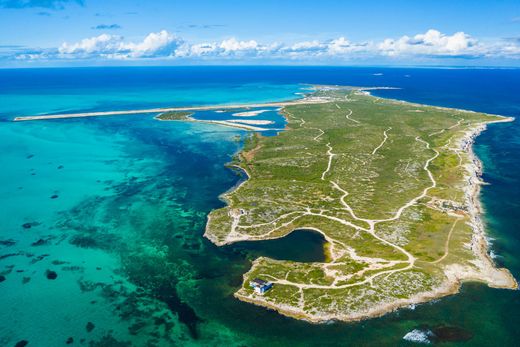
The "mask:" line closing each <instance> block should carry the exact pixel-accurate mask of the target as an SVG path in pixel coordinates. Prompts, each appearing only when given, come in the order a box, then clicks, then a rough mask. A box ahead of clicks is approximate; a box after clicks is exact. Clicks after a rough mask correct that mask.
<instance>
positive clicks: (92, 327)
mask: <svg viewBox="0 0 520 347" xmlns="http://www.w3.org/2000/svg"><path fill="white" fill-rule="evenodd" d="M95 327H96V326H95V325H94V323H92V322H88V323H87V325H86V326H85V329H86V330H87V333H89V332H91V331H92V330H94V328H95Z"/></svg>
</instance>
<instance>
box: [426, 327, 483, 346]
mask: <svg viewBox="0 0 520 347" xmlns="http://www.w3.org/2000/svg"><path fill="white" fill-rule="evenodd" d="M431 331H432V332H433V334H434V338H433V340H434V342H437V343H442V342H465V341H469V340H471V339H472V338H473V333H472V332H471V331H469V330H466V329H463V328H460V327H456V326H448V325H440V326H437V327H435V328H433V329H431Z"/></svg>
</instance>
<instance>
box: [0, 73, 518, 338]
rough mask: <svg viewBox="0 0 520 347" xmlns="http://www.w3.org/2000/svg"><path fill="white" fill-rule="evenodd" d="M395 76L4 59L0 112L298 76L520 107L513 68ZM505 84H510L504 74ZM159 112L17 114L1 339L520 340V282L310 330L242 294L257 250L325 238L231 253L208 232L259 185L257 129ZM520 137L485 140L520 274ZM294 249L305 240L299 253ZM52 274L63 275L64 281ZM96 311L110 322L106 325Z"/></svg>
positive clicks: (505, 255)
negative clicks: (254, 171)
mask: <svg viewBox="0 0 520 347" xmlns="http://www.w3.org/2000/svg"><path fill="white" fill-rule="evenodd" d="M380 70H381V69H372V70H370V69H333V68H322V69H319V68H314V69H311V68H301V69H296V68H272V69H267V68H265V69H260V70H258V69H257V68H246V67H244V68H235V69H230V68H201V69H198V70H197V69H195V68H184V69H183V68H178V69H153V68H150V69H144V68H143V69H132V68H129V69H93V70H89V69H70V70H67V69H58V70H55V69H43V70H37V71H29V70H24V71H17V70H0V118H2V119H4V120H7V119H9V118H10V117H12V116H15V115H19V114H33V113H50V112H65V111H83V110H107V109H131V108H141V107H149V106H170V105H172V106H173V105H182V104H204V103H230V102H256V101H267V100H273V99H277V100H283V99H288V98H291V97H293V96H294V93H296V92H299V91H300V88H301V86H300V85H299V84H298V83H299V82H303V83H337V84H347V85H396V86H402V87H403V88H404V89H403V90H400V91H387V92H381V95H382V96H391V97H398V98H403V99H409V100H412V101H419V102H428V103H432V104H440V105H445V106H454V107H464V108H469V109H477V110H481V111H487V112H497V113H502V114H509V115H515V114H516V113H515V112H518V111H520V106H519V105H520V100H518V95H520V92H519V91H518V90H517V89H518V85H516V84H512V85H508V84H507V82H508V80H507V78H505V77H504V76H503V75H502V73H503V72H501V71H498V72H494V74H493V73H490V72H486V71H484V72H479V71H473V72H460V71H444V70H441V71H435V70H434V71H424V70H414V69H409V70H406V71H401V70H399V69H387V70H384V76H383V77H379V79H378V78H377V77H374V76H373V75H372V74H373V73H374V72H380ZM404 75H411V76H412V77H411V78H409V77H403V76H404ZM513 75H514V74H513ZM415 76H419V77H416V79H414V77H415ZM507 76H509V75H507ZM447 77H449V78H447ZM380 78H383V79H382V80H381V79H380ZM410 79H412V81H410ZM454 80H455V81H458V82H457V83H459V84H458V85H457V84H456V83H455V84H454V83H453V81H454ZM498 80H500V81H501V82H502V84H500V85H499V84H493V83H490V82H489V81H498ZM6 81H9V82H10V83H3V82H6ZM219 81H220V82H219ZM443 81H452V82H451V84H454V85H453V86H452V87H450V85H448V84H446V83H445V82H443ZM460 81H462V82H460ZM464 81H466V82H464ZM475 81H482V82H478V83H485V84H486V85H487V86H488V89H487V90H486V93H482V95H480V94H479V93H478V90H480V89H478V87H479V86H478V83H477V82H475ZM511 81H512V82H514V81H518V79H517V80H511ZM443 83H444V84H443ZM464 83H466V84H464ZM515 85H516V87H515ZM449 88H453V89H454V90H450V89H449ZM504 88H505V89H508V90H510V93H509V94H507V93H506V91H505V89H504ZM515 88H517V89H515ZM455 90H456V91H457V92H455ZM465 90H466V92H464V91H465ZM476 96H478V97H476ZM498 98H501V100H502V101H498V100H497V99H498ZM153 116H154V115H139V116H137V115H132V116H114V117H100V118H88V119H87V118H85V119H70V120H53V121H42V122H30V123H11V122H7V121H4V122H0V153H1V156H0V167H1V168H2V170H0V178H1V182H2V184H1V185H0V221H1V224H0V241H1V242H0V272H1V275H2V276H4V277H5V281H3V282H0V294H1V295H0V307H2V310H1V311H0V345H5V346H14V344H15V343H16V342H17V341H20V340H23V339H25V340H28V341H29V343H30V344H29V346H31V345H33V346H60V345H65V341H66V340H67V338H69V337H72V338H73V339H74V345H76V344H79V343H81V340H82V339H84V343H83V345H89V344H90V343H92V345H94V346H96V345H97V346H101V345H104V346H114V345H116V341H119V342H128V344H133V345H135V346H143V345H146V344H148V345H150V346H177V345H198V346H211V345H225V346H228V345H229V346H258V345H261V344H266V343H268V344H269V345H272V346H309V345H317V346H336V345H353V346H381V345H410V344H411V343H410V342H407V341H405V340H403V336H405V334H406V333H408V332H410V331H411V330H413V329H420V330H422V331H427V330H428V329H435V328H436V327H437V328H438V327H446V326H447V327H448V328H449V329H451V330H449V329H448V330H447V331H446V330H444V339H445V340H448V341H447V342H444V343H443V344H442V345H443V346H450V345H472V346H473V345H477V346H486V345H489V344H490V343H492V344H496V345H503V346H514V345H515V344H516V342H517V341H518V338H519V337H520V335H519V333H518V329H517V326H518V324H519V323H520V315H519V313H518V312H520V296H519V293H518V292H517V291H504V290H495V289H490V288H487V287H485V286H482V285H478V284H467V285H464V286H463V289H462V293H460V294H459V295H456V296H452V297H449V298H444V299H442V300H439V301H436V302H433V303H428V304H425V305H420V306H417V307H415V308H414V309H412V308H410V309H403V310H400V311H397V312H395V313H392V314H388V315H386V316H385V317H382V318H379V319H372V320H367V321H364V322H360V323H353V324H343V323H331V324H323V325H311V324H308V323H305V322H300V321H295V320H293V319H289V318H285V317H282V316H280V315H278V314H276V313H274V312H272V311H268V310H265V309H263V308H258V307H255V306H252V305H249V304H245V303H242V302H239V301H237V300H235V299H234V298H233V297H232V293H233V292H234V291H235V290H236V289H237V288H238V287H239V286H240V284H241V279H242V274H243V273H244V272H245V271H247V270H248V268H249V266H250V261H251V260H252V259H254V258H256V257H257V256H259V255H269V256H273V257H275V258H279V259H295V260H298V261H310V260H314V259H318V258H319V257H321V256H323V255H322V253H321V252H320V249H321V242H322V240H320V238H316V237H314V236H313V235H312V234H308V233H307V234H306V233H299V234H295V235H293V237H294V238H293V239H291V238H287V239H284V240H280V242H279V243H276V242H274V243H269V242H266V243H265V244H262V243H258V244H253V243H246V244H240V245H235V246H230V247H223V248H218V247H215V246H214V245H212V244H211V243H210V242H208V241H207V240H205V239H204V238H202V233H203V230H204V226H205V222H206V215H207V213H208V212H209V211H210V210H211V209H213V208H218V207H220V206H222V202H221V201H220V200H219V198H218V196H219V195H220V194H221V193H223V192H225V191H226V190H228V189H230V188H231V187H232V186H233V185H235V184H236V183H237V182H238V181H239V180H240V179H242V177H240V176H239V175H238V174H237V173H236V172H234V171H233V170H230V169H228V168H226V167H225V164H226V163H227V162H229V161H230V160H231V158H232V156H233V155H234V153H236V152H237V151H238V150H239V149H240V147H241V144H242V140H243V138H244V136H246V132H244V131H241V130H235V129H230V128H225V127H220V126H214V125H207V124H194V123H182V122H158V121H155V120H153ZM273 117H274V116H273ZM519 134H520V129H519V127H518V124H517V123H516V122H515V123H512V124H500V125H494V126H491V127H490V129H489V130H488V131H487V132H485V133H484V134H483V135H481V137H479V139H478V142H477V145H476V151H477V153H478V155H479V156H480V157H481V158H482V160H483V161H484V164H485V176H484V179H485V180H486V181H488V182H490V183H491V185H490V186H485V187H484V189H483V201H484V204H485V207H486V211H487V213H486V215H485V217H486V220H487V223H488V226H489V233H490V236H491V237H493V238H495V240H494V241H493V251H494V252H495V253H496V254H497V255H498V258H497V262H499V263H500V264H503V265H505V266H507V267H509V268H510V269H511V270H512V271H513V273H514V274H515V275H516V276H518V275H519V274H520V271H519V269H520V264H519V263H518V256H517V253H518V249H519V247H520V242H519V237H518V233H517V230H518V229H517V225H518V217H517V215H518V210H519V206H518V202H519V200H518V196H520V191H519V189H520V188H519V187H520V184H519V183H520V182H519V181H518V180H519V179H518V177H520V165H519V162H520V161H519V159H518V155H517V153H518V150H519V149H520V140H519ZM24 225H25V227H24ZM288 245H291V246H292V247H293V248H291V249H289V250H288V251H287V252H286V251H285V249H288ZM295 250H296V252H295ZM298 250H301V252H298ZM298 257H300V258H298ZM48 270H51V271H55V272H56V274H57V278H56V279H54V280H52V279H48V278H47V274H48V273H47V271H48ZM19 271H23V272H19ZM88 322H91V323H93V324H94V328H93V329H92V330H91V331H90V332H89V331H87V324H88ZM80 345H81V344H80Z"/></svg>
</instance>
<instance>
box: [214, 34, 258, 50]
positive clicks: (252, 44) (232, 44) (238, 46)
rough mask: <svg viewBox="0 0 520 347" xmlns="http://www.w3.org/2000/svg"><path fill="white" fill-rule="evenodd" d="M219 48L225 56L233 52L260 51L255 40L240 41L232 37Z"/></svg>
mask: <svg viewBox="0 0 520 347" xmlns="http://www.w3.org/2000/svg"><path fill="white" fill-rule="evenodd" d="M219 48H221V49H222V50H223V53H224V54H229V53H231V52H239V51H256V50H259V48H260V47H259V45H258V43H257V42H256V41H255V40H249V41H238V40H237V39H236V38H234V37H232V38H230V39H227V40H224V41H222V42H221V43H220V45H219Z"/></svg>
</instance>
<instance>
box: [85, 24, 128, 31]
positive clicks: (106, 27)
mask: <svg viewBox="0 0 520 347" xmlns="http://www.w3.org/2000/svg"><path fill="white" fill-rule="evenodd" d="M91 29H95V30H114V29H121V26H120V25H119V24H99V25H96V26H94V27H92V28H91Z"/></svg>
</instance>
